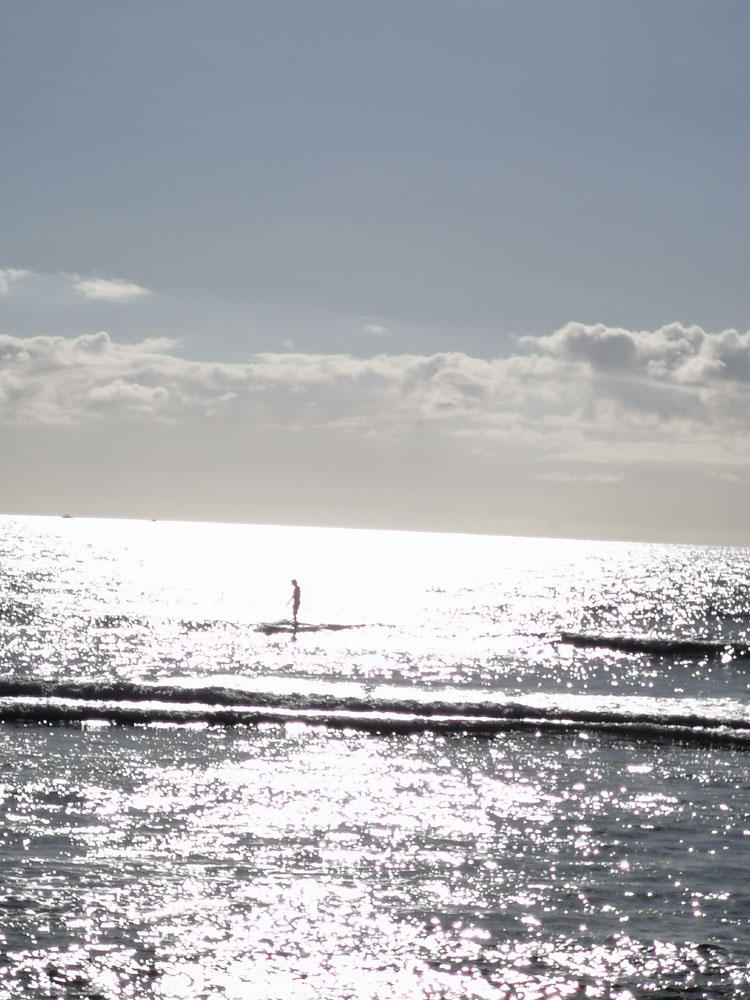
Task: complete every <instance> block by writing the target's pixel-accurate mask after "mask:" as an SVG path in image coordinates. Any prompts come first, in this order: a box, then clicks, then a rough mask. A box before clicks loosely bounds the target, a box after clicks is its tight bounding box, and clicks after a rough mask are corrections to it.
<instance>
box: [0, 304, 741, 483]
mask: <svg viewBox="0 0 750 1000" xmlns="http://www.w3.org/2000/svg"><path fill="white" fill-rule="evenodd" d="M520 346H521V351H520V352H519V353H516V354H514V355H512V356H510V357H504V358H493V359H483V358H474V357H471V356H469V355H466V354H464V353H462V352H457V351H456V352H440V353H437V354H433V355H429V356H421V355H406V354H385V353H382V354H378V355H375V356H373V357H369V358H360V357H353V356H351V355H344V354H336V355H319V354H303V353H291V352H287V353H278V354H276V353H264V354H258V355H255V356H254V357H252V358H250V359H249V360H248V361H246V362H244V363H242V364H229V363H216V362H211V361H189V360H186V359H184V358H181V357H180V356H179V354H178V353H177V351H178V344H177V343H176V342H175V341H173V340H169V339H166V338H162V339H152V340H145V341H142V342H141V343H138V344H123V343H118V342H116V341H114V340H112V339H111V338H110V337H109V335H108V334H107V333H104V332H100V333H97V334H87V335H83V336H80V337H75V338H63V337H29V338H17V337H11V336H0V420H2V421H3V422H4V423H6V424H13V423H16V424H35V423H41V424H44V423H46V424H49V423H58V424H71V425H73V424H84V423H89V422H99V423H101V422H102V421H107V420H108V419H110V418H117V419H127V420H135V421H156V422H159V423H164V424H173V425H174V424H187V423H190V422H191V421H196V420H198V421H208V422H209V423H214V424H215V423H216V422H220V423H223V424H224V425H225V426H229V425H230V424H231V425H232V426H235V427H244V428H246V429H247V431H248V433H249V432H250V431H252V430H258V429H260V428H266V429H273V430H274V431H280V432H282V433H287V434H295V433H302V432H313V431H314V432H315V433H319V432H320V433H329V432H330V433H337V434H346V435H349V436H354V437H359V438H361V439H362V440H364V439H368V440H372V439H373V438H375V437H379V438H382V439H383V440H385V439H391V440H396V439H399V438H400V439H406V438H407V437H408V436H409V435H411V434H416V433H418V434H422V435H424V434H429V435H431V436H432V438H433V440H434V441H435V442H440V441H442V442H444V443H447V442H448V441H450V442H451V443H452V444H451V447H453V446H456V447H460V448H462V449H464V450H465V452H466V453H467V454H468V453H473V454H477V453H478V452H481V453H482V454H486V455H488V456H498V461H500V460H501V459H500V458H499V456H507V455H508V454H510V453H513V454H514V455H516V456H523V457H524V459H525V460H526V459H528V460H529V461H533V462H536V463H537V469H536V472H535V476H537V477H540V478H541V479H542V481H546V482H550V483H552V482H562V481H568V482H571V481H573V479H574V478H575V479H576V480H579V481H580V480H581V478H582V477H584V479H585V477H586V476H589V478H588V480H587V481H589V482H593V483H595V482H599V483H607V482H617V481H619V477H621V476H622V469H623V468H624V466H625V465H626V464H628V463H631V464H632V463H633V462H648V463H655V462H661V463H674V462H680V461H681V462H688V463H693V464H696V463H698V464H703V465H704V466H706V467H707V468H722V469H724V470H726V469H730V470H732V469H736V468H738V467H740V466H741V465H742V464H744V463H746V462H747V460H748V448H747V440H748V432H749V431H750V398H748V393H747V380H746V379H747V376H746V374H745V373H746V370H747V368H748V366H749V365H750V337H749V336H748V334H740V333H737V332H736V331H724V332H722V333H715V334H714V333H706V332H705V331H703V330H701V329H699V328H697V327H682V326H680V325H678V324H674V325H672V326H669V327H662V328H659V329H658V330H655V331H653V332H650V333H648V332H645V333H644V332H632V331H627V330H620V329H615V330H610V329H608V328H606V327H603V326H597V327H587V326H584V325H582V324H572V323H571V324H567V325H566V326H565V327H563V328H561V329H560V330H558V331H556V332H555V333H553V334H551V335H550V336H546V337H538V338H529V337H526V338H523V340H522V341H521V344H520ZM436 447H439V445H438V444H436ZM491 460H492V459H491V458H488V461H491ZM564 463H568V464H569V465H572V464H573V463H574V467H575V469H576V470H577V471H576V473H575V474H574V473H573V472H571V471H570V468H568V469H566V468H565V464H564ZM582 463H584V464H585V466H587V467H588V469H587V468H582ZM561 477H562V478H561Z"/></svg>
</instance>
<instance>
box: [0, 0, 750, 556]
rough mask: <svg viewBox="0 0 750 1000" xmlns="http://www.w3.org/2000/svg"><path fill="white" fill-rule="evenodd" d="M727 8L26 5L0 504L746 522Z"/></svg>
mask: <svg viewBox="0 0 750 1000" xmlns="http://www.w3.org/2000/svg"><path fill="white" fill-rule="evenodd" d="M749 40H750V5H748V4H747V3H746V0H727V2H725V0H718V2H716V3H711V4H709V3H706V2H704V0H660V2H658V3H653V2H652V0H607V2H606V3H605V2H602V0H566V2H560V0H507V2H505V0H453V2H447V0H398V2H395V0H378V2H377V3H375V2H372V3H371V2H369V0H362V2H354V3H353V2H351V0H315V2H310V0H258V2H255V0H242V2H240V0H210V2H209V0H201V2H198V0H159V2H158V3H138V4H135V3H130V4H124V3H119V4H118V3H110V2H101V0H66V2H65V3H64V4H63V3H55V4H51V3H48V2H41V0H26V2H24V3H22V4H21V3H6V4H4V5H3V31H2V33H0V86H1V87H2V93H3V95H4V100H3V102H2V108H1V109H0V125H1V131H0V134H1V135H2V137H3V140H2V158H1V160H0V163H1V168H0V176H1V177H2V184H1V185H0V461H1V462H2V469H3V477H2V489H0V510H2V511H5V512H7V513H29V514H62V513H69V514H71V515H74V516H106V517H146V518H151V517H154V518H158V519H162V518H174V519H183V518H184V519H197V520H227V521H239V522H258V523H281V524H309V525H332V526H333V525H341V526H354V527H374V528H404V529H408V530H412V529H423V530H431V531H457V532H479V533H484V532H489V533H495V534H512V535H548V536H562V537H574V538H612V539H624V540H645V541H667V542H696V543H705V544H735V545H750V520H749V519H748V516H747V511H748V509H750V486H749V484H750V463H749V460H750V447H749V444H748V442H749V441H750V435H749V433H748V432H749V431H750V398H749V397H748V388H749V387H750V333H749V332H748V330H749V328H750V281H749V280H748V278H749V277H750V274H749V272H750V253H749V248H750V185H748V182H747V171H748V162H750V128H749V127H748V115H747V108H748V106H750V61H748V60H747V58H746V52H747V45H748V41H749Z"/></svg>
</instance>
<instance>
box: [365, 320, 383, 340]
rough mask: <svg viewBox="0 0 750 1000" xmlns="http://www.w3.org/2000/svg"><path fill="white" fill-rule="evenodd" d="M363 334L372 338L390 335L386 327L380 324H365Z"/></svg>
mask: <svg viewBox="0 0 750 1000" xmlns="http://www.w3.org/2000/svg"><path fill="white" fill-rule="evenodd" d="M362 333H366V334H367V335H368V336H371V337H382V336H384V335H385V334H387V333H388V330H387V328H386V327H384V326H381V325H380V323H365V325H364V326H363V327H362Z"/></svg>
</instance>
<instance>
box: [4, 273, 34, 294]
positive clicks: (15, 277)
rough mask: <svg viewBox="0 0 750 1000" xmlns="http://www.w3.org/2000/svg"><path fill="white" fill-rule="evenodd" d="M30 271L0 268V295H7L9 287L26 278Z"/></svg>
mask: <svg viewBox="0 0 750 1000" xmlns="http://www.w3.org/2000/svg"><path fill="white" fill-rule="evenodd" d="M30 274H31V271H26V270H24V269H23V268H21V267H0V295H7V294H8V293H9V292H10V289H11V286H12V285H14V284H15V283H16V282H17V281H20V280H21V279H22V278H28V277H29V275H30Z"/></svg>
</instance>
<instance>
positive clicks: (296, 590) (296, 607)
mask: <svg viewBox="0 0 750 1000" xmlns="http://www.w3.org/2000/svg"><path fill="white" fill-rule="evenodd" d="M292 586H293V587H294V590H293V591H292V597H291V600H292V617H293V618H294V624H295V625H296V624H297V612H298V611H299V584H298V583H297V581H296V580H292Z"/></svg>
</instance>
